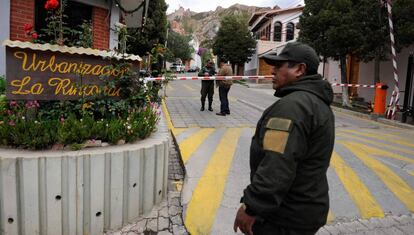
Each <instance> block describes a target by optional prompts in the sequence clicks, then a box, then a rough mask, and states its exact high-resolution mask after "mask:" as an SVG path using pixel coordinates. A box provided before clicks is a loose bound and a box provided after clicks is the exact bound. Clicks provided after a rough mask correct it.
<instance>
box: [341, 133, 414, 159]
mask: <svg viewBox="0 0 414 235" xmlns="http://www.w3.org/2000/svg"><path fill="white" fill-rule="evenodd" d="M336 136H342V137H347V138H351V139H352V140H358V141H363V142H366V143H369V144H372V145H375V146H378V147H385V148H388V149H392V150H396V151H399V152H403V153H407V154H412V155H414V151H412V150H408V149H403V148H400V147H397V146H395V145H390V144H384V143H380V142H376V141H373V140H368V139H364V138H361V137H357V136H353V135H350V134H345V133H336Z"/></svg>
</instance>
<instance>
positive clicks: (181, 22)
mask: <svg viewBox="0 0 414 235" xmlns="http://www.w3.org/2000/svg"><path fill="white" fill-rule="evenodd" d="M276 7H277V6H276ZM268 9H270V8H263V7H255V6H245V5H241V4H235V5H232V6H230V7H229V8H222V7H217V8H216V10H215V11H208V12H200V13H196V12H192V11H191V10H190V9H187V10H185V9H184V8H182V7H181V8H180V9H178V10H176V11H175V12H173V13H171V14H169V15H168V16H167V17H168V21H169V22H170V24H171V27H172V29H173V30H174V31H175V32H177V33H180V34H187V35H188V34H191V35H193V37H195V38H196V40H197V41H199V42H203V41H206V40H211V39H213V38H214V36H215V35H216V32H217V31H218V28H219V26H220V18H221V17H223V16H226V15H232V14H242V13H245V14H247V15H248V16H249V17H250V16H251V15H252V14H253V12H256V11H262V10H268Z"/></svg>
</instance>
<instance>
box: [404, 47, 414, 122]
mask: <svg viewBox="0 0 414 235" xmlns="http://www.w3.org/2000/svg"><path fill="white" fill-rule="evenodd" d="M413 59H414V58H413V54H412V53H411V54H410V56H409V57H408V64H407V78H406V79H405V90H404V104H403V113H402V119H401V122H402V123H406V122H407V116H408V115H409V112H410V110H411V108H410V96H411V95H412V94H411V85H412V81H411V80H412V79H413V66H414V64H413V63H414V61H413ZM412 105H413V106H414V103H413V104H412Z"/></svg>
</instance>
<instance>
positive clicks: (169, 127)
mask: <svg viewBox="0 0 414 235" xmlns="http://www.w3.org/2000/svg"><path fill="white" fill-rule="evenodd" d="M161 106H162V111H163V113H164V116H165V121H166V122H167V126H168V129H170V130H171V131H172V132H173V134H174V131H175V130H174V125H173V124H172V122H171V117H170V113H169V112H168V109H167V105H166V104H165V99H162V101H161ZM174 135H175V134H174Z"/></svg>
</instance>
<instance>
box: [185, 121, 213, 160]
mask: <svg viewBox="0 0 414 235" xmlns="http://www.w3.org/2000/svg"><path fill="white" fill-rule="evenodd" d="M214 130H215V129H214V128H202V129H200V130H199V131H197V132H196V133H195V134H193V135H191V136H189V137H188V138H187V139H185V140H183V141H182V142H181V143H180V144H179V147H180V151H181V157H182V159H183V162H184V164H185V163H186V162H187V161H188V159H190V157H191V155H192V154H193V153H194V152H195V151H196V150H197V149H198V147H199V146H200V145H201V144H202V143H203V142H204V141H205V140H206V139H207V137H208V136H209V135H210V134H211V133H213V132H214Z"/></svg>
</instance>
